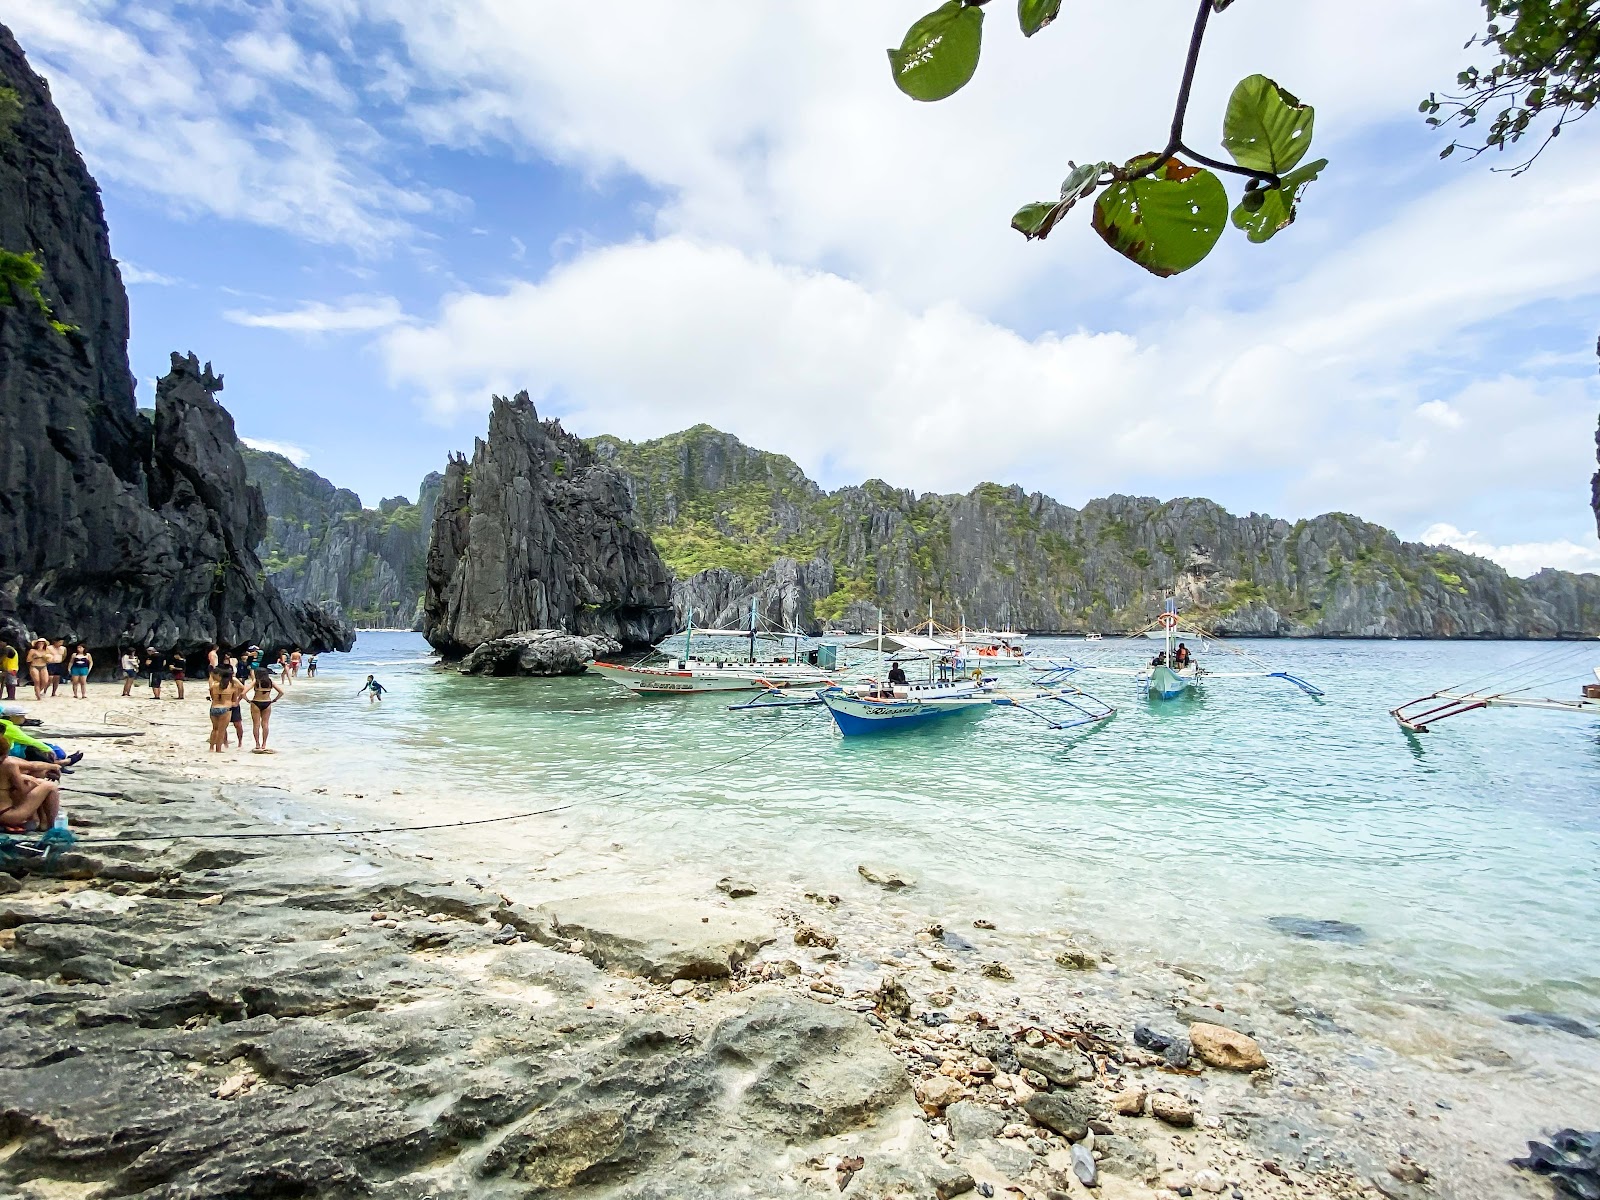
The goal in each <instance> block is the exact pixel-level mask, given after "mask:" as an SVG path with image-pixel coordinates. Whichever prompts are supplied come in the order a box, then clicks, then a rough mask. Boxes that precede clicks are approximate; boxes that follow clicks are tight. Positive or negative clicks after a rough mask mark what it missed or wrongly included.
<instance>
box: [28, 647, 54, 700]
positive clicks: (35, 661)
mask: <svg viewBox="0 0 1600 1200" xmlns="http://www.w3.org/2000/svg"><path fill="white" fill-rule="evenodd" d="M28 681H29V682H30V683H32V684H33V698H34V699H35V700H43V699H44V694H45V692H46V691H47V690H48V689H49V687H50V643H49V642H47V641H45V640H44V639H43V638H39V639H38V640H37V641H35V642H34V643H33V645H31V646H29V647H28Z"/></svg>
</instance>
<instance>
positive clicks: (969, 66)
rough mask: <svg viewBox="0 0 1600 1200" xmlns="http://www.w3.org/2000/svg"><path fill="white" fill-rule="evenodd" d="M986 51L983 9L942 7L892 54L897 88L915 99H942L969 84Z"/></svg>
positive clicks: (956, 0)
mask: <svg viewBox="0 0 1600 1200" xmlns="http://www.w3.org/2000/svg"><path fill="white" fill-rule="evenodd" d="M982 48H983V9H981V8H977V7H972V6H969V5H966V4H964V3H963V2H962V0H949V3H948V4H941V5H940V6H939V7H938V8H936V9H934V10H933V11H932V12H931V13H929V14H928V15H927V16H925V17H923V18H922V20H920V21H918V22H917V23H916V24H915V25H913V26H912V27H911V28H910V29H909V30H907V32H906V38H905V41H903V42H901V43H900V49H898V50H891V51H889V66H890V67H891V68H892V69H893V71H894V82H895V86H896V87H898V88H899V89H900V90H901V91H902V92H904V93H905V94H906V95H908V96H910V97H911V98H912V99H913V100H943V99H944V98H945V97H946V96H953V95H955V94H956V93H957V92H959V91H960V90H961V89H962V88H964V87H965V86H966V85H967V82H968V81H969V80H970V79H971V78H972V76H973V73H974V72H975V71H977V69H978V54H979V52H980V51H981V50H982Z"/></svg>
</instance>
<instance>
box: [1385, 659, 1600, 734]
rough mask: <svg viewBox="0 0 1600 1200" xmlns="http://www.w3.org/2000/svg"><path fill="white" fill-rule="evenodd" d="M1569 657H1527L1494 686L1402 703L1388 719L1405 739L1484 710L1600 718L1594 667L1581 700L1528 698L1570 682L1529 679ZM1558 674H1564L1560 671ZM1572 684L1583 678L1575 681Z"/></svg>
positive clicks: (1599, 676) (1599, 671) (1598, 671)
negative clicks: (1528, 710)
mask: <svg viewBox="0 0 1600 1200" xmlns="http://www.w3.org/2000/svg"><path fill="white" fill-rule="evenodd" d="M1572 656H1573V655H1572V650H1571V648H1570V647H1563V648H1561V649H1560V650H1557V651H1545V652H1543V653H1540V654H1534V655H1530V656H1529V657H1527V658H1525V659H1522V660H1521V661H1520V662H1517V663H1513V664H1512V665H1511V666H1509V667H1506V668H1504V669H1503V671H1502V672H1500V674H1502V675H1503V678H1502V680H1501V681H1500V683H1499V684H1498V686H1490V685H1488V684H1484V685H1483V686H1477V687H1475V686H1472V684H1475V683H1480V682H1482V681H1480V680H1474V681H1471V683H1468V684H1463V685H1461V686H1459V687H1454V688H1445V689H1443V690H1442V691H1437V692H1434V693H1432V694H1431V695H1427V696H1421V697H1419V698H1418V699H1416V700H1408V701H1407V702H1406V703H1404V704H1402V705H1400V706H1399V707H1397V708H1391V709H1390V710H1389V715H1390V716H1391V717H1393V718H1394V719H1395V721H1396V723H1398V724H1399V726H1400V728H1401V729H1404V730H1405V731H1406V732H1407V733H1427V732H1428V731H1429V729H1430V727H1431V726H1433V725H1436V724H1438V723H1439V722H1440V721H1445V720H1448V719H1449V718H1451V717H1459V716H1461V715H1462V714H1463V713H1469V712H1477V711H1478V710H1480V709H1485V708H1532V709H1539V710H1541V711H1544V712H1565V713H1594V714H1600V667H1595V668H1593V670H1594V676H1595V680H1596V682H1594V683H1586V684H1584V685H1583V690H1582V693H1581V695H1579V696H1577V697H1566V698H1559V697H1550V696H1536V695H1530V693H1531V692H1533V691H1534V689H1535V688H1539V687H1553V686H1555V685H1556V684H1558V683H1568V682H1571V677H1570V676H1567V677H1564V678H1557V679H1549V680H1543V681H1540V680H1538V679H1536V678H1535V676H1539V675H1544V674H1548V673H1549V672H1550V670H1551V669H1552V668H1558V667H1566V668H1567V669H1570V660H1571V658H1572ZM1564 660H1565V662H1564ZM1562 674H1563V675H1564V674H1565V672H1564V670H1563V671H1562ZM1578 678H1579V679H1582V678H1585V676H1583V675H1579V676H1578ZM1513 685H1516V686H1513Z"/></svg>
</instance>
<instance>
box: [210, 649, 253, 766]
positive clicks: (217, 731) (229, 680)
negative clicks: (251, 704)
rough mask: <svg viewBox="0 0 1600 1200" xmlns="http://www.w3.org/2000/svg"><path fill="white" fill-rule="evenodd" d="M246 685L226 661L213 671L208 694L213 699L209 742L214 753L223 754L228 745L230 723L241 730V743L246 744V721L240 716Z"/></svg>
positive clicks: (241, 744)
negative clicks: (241, 700) (236, 676)
mask: <svg viewBox="0 0 1600 1200" xmlns="http://www.w3.org/2000/svg"><path fill="white" fill-rule="evenodd" d="M244 691H245V689H244V685H243V684H242V683H240V682H239V680H238V679H237V678H235V677H234V674H233V668H232V667H230V666H228V665H227V664H226V663H224V664H223V665H222V666H220V667H218V668H217V669H216V670H215V671H213V672H212V673H211V678H210V680H209V681H208V682H207V685H206V694H207V696H208V697H209V699H210V701H211V707H210V710H209V715H210V717H211V740H210V742H209V743H207V746H208V749H209V750H210V751H211V752H212V753H213V754H221V753H222V752H223V750H225V749H227V746H228V723H229V722H230V721H237V722H238V723H237V724H236V725H235V726H234V727H235V728H236V729H237V730H238V731H239V745H240V746H241V747H242V746H243V745H244V721H243V720H242V719H241V718H240V716H239V701H240V699H242V698H243V696H244Z"/></svg>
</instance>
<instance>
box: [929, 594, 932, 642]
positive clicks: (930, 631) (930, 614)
mask: <svg viewBox="0 0 1600 1200" xmlns="http://www.w3.org/2000/svg"><path fill="white" fill-rule="evenodd" d="M928 636H929V637H932V636H933V601H932V600H929V601H928Z"/></svg>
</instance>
